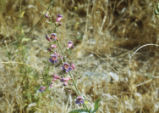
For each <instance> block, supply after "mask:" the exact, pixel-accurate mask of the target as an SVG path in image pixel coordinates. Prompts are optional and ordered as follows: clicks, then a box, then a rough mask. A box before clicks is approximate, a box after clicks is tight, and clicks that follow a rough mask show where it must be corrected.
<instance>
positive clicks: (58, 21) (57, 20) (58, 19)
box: [56, 14, 62, 23]
mask: <svg viewBox="0 0 159 113" xmlns="http://www.w3.org/2000/svg"><path fill="white" fill-rule="evenodd" d="M61 20H62V15H60V14H58V15H57V18H56V22H57V23H60V22H61Z"/></svg>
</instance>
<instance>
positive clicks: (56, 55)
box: [39, 13, 84, 105]
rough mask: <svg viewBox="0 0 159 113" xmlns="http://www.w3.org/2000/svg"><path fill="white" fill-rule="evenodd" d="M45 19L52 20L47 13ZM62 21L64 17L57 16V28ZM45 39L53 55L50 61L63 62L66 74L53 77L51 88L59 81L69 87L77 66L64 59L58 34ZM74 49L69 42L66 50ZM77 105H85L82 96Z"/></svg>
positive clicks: (52, 34) (77, 100) (51, 34)
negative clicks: (73, 71) (72, 72)
mask: <svg viewBox="0 0 159 113" xmlns="http://www.w3.org/2000/svg"><path fill="white" fill-rule="evenodd" d="M45 17H46V18H47V19H48V18H50V15H49V14H48V13H46V14H45ZM62 19H63V16H62V15H60V14H59V15H57V18H56V22H55V27H58V26H59V25H61V24H62V22H61V21H62ZM55 29H56V28H55ZM55 31H56V30H55ZM45 38H46V40H47V41H48V42H49V47H48V51H49V52H50V53H51V55H50V58H49V61H50V62H51V63H52V64H56V63H58V64H60V63H61V62H62V64H61V65H62V71H63V72H64V73H65V75H64V76H60V75H57V74H54V75H53V76H52V81H51V83H50V88H52V87H53V86H54V84H55V81H57V80H58V81H60V82H61V83H62V84H63V86H67V85H68V83H69V81H70V80H72V81H73V80H74V79H73V78H72V75H70V74H71V71H72V70H74V69H75V65H74V64H73V63H68V62H66V59H63V58H64V57H62V55H61V54H63V53H64V52H63V50H62V49H61V48H60V47H58V46H59V40H58V37H57V34H56V33H49V34H48V35H46V36H45ZM57 45H58V46H57ZM73 48H74V44H73V42H72V41H68V43H67V46H66V49H67V50H70V49H73ZM60 61H61V62H60ZM67 74H68V76H67ZM66 76H67V77H66ZM74 85H75V84H74ZM74 87H76V86H74ZM45 89H46V87H45V86H41V87H40V89H39V91H40V92H43V91H44V90H45ZM75 103H76V104H78V105H80V104H83V103H84V99H83V98H82V97H81V96H78V97H77V99H76V101H75Z"/></svg>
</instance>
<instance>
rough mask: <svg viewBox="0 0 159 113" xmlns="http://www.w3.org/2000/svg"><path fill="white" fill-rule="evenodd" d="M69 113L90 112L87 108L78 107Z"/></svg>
mask: <svg viewBox="0 0 159 113" xmlns="http://www.w3.org/2000/svg"><path fill="white" fill-rule="evenodd" d="M69 113H90V112H89V111H88V110H87V109H76V110H73V111H70V112H69Z"/></svg>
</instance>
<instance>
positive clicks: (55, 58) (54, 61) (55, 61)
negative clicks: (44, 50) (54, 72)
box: [49, 54, 58, 64]
mask: <svg viewBox="0 0 159 113" xmlns="http://www.w3.org/2000/svg"><path fill="white" fill-rule="evenodd" d="M57 57H58V56H57V55H55V54H53V55H51V58H50V59H49V60H50V62H51V63H53V64H55V63H57V61H58V60H57Z"/></svg>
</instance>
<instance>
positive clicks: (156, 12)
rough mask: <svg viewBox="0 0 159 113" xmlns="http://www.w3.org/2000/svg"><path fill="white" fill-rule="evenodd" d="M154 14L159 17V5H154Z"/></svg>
mask: <svg viewBox="0 0 159 113" xmlns="http://www.w3.org/2000/svg"><path fill="white" fill-rule="evenodd" d="M154 13H155V14H156V15H159V3H157V5H156V7H155V11H154Z"/></svg>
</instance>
